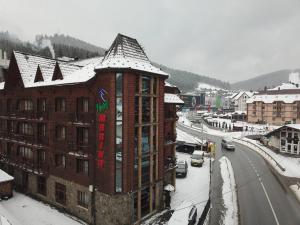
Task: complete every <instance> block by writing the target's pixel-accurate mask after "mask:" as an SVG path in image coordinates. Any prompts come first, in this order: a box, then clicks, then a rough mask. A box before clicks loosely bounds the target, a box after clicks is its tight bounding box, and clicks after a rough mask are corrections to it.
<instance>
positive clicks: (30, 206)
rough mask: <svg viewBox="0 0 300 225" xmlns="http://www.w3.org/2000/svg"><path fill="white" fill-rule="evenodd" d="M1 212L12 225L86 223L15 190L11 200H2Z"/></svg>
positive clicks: (70, 224)
mask: <svg viewBox="0 0 300 225" xmlns="http://www.w3.org/2000/svg"><path fill="white" fill-rule="evenodd" d="M0 214H1V215H2V216H4V217H5V218H6V219H7V220H8V221H9V222H10V223H11V225H60V224H61V225H82V224H85V223H84V222H82V221H79V220H78V219H75V218H72V217H71V216H69V215H66V214H63V213H61V212H59V211H57V210H56V209H54V208H51V207H50V206H48V205H46V204H44V203H41V202H39V201H36V200H34V199H32V198H30V197H27V196H26V195H23V194H20V193H18V192H14V196H13V197H12V198H10V199H9V200H7V201H1V202H0ZM0 224H1V223H0ZM4 224H5V223H4Z"/></svg>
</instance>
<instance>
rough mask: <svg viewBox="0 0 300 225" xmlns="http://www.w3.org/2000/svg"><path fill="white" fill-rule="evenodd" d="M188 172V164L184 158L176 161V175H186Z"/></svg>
mask: <svg viewBox="0 0 300 225" xmlns="http://www.w3.org/2000/svg"><path fill="white" fill-rule="evenodd" d="M187 172H188V164H187V162H186V161H184V160H180V161H178V162H177V167H176V177H179V176H182V177H186V175H187Z"/></svg>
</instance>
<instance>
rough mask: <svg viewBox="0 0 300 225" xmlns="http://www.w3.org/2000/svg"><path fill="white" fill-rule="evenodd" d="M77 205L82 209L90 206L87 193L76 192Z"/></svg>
mask: <svg viewBox="0 0 300 225" xmlns="http://www.w3.org/2000/svg"><path fill="white" fill-rule="evenodd" d="M77 203H78V205H80V206H82V207H84V208H88V207H89V204H90V197H89V195H88V193H86V192H82V191H77Z"/></svg>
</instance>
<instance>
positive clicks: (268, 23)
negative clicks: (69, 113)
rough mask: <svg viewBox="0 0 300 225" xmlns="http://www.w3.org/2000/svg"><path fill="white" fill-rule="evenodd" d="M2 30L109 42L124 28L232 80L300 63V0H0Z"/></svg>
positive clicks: (168, 60)
mask: <svg viewBox="0 0 300 225" xmlns="http://www.w3.org/2000/svg"><path fill="white" fill-rule="evenodd" d="M0 30H2V31H6V30H8V31H10V32H13V33H15V34H17V35H18V36H19V37H20V38H21V39H24V40H31V41H32V40H33V39H34V36H35V35H36V34H54V33H60V34H62V33H63V34H68V35H71V36H74V37H76V38H79V39H82V40H84V41H87V42H90V43H92V44H95V45H98V46H101V47H104V48H108V47H109V46H110V44H111V42H112V41H113V39H114V38H115V36H116V35H117V33H123V34H125V35H129V36H132V37H134V38H137V39H138V41H139V42H140V43H141V44H142V45H143V46H144V47H145V49H146V53H147V55H148V57H149V58H150V59H151V60H152V61H155V62H158V63H161V64H164V65H167V66H170V67H173V68H177V69H183V70H187V71H191V72H195V73H199V74H204V75H208V76H210V77H214V78H218V79H222V80H224V81H229V82H234V81H239V80H244V79H247V78H251V77H254V76H256V75H260V74H263V73H268V72H272V71H275V70H279V69H295V68H300V0H106V1H102V0H51V1H46V0H0Z"/></svg>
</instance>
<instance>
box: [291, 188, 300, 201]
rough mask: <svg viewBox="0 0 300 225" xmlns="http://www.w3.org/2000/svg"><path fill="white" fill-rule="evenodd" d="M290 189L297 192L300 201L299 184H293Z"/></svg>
mask: <svg viewBox="0 0 300 225" xmlns="http://www.w3.org/2000/svg"><path fill="white" fill-rule="evenodd" d="M290 189H291V190H292V191H293V192H294V193H295V195H296V197H297V199H298V201H299V202H300V187H299V186H298V185H297V184H294V185H291V186H290Z"/></svg>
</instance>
